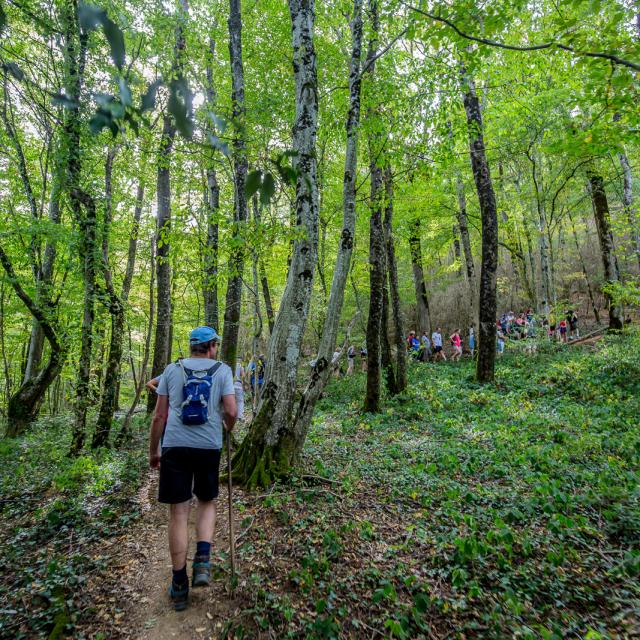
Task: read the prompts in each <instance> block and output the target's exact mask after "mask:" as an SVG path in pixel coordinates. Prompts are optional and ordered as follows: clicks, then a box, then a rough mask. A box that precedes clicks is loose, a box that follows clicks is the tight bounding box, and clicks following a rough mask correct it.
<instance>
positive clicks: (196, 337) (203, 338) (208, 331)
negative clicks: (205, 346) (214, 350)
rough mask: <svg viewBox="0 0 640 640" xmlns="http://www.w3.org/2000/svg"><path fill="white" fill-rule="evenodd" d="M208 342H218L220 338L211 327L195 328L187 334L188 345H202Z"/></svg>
mask: <svg viewBox="0 0 640 640" xmlns="http://www.w3.org/2000/svg"><path fill="white" fill-rule="evenodd" d="M210 340H220V336H219V335H218V334H217V333H216V330H215V329H212V328H211V327H196V328H195V329H194V330H193V331H192V332H191V333H190V334H189V344H202V343H203V342H209V341H210Z"/></svg>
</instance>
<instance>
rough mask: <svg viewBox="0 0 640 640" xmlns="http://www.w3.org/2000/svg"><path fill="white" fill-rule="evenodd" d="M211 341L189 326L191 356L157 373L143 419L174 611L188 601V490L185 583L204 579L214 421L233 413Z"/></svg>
mask: <svg viewBox="0 0 640 640" xmlns="http://www.w3.org/2000/svg"><path fill="white" fill-rule="evenodd" d="M219 341H220V336H219V335H218V334H217V333H216V331H215V329H212V328H211V327H197V328H196V329H194V330H193V331H192V332H191V333H190V334H189V346H190V350H191V356H190V357H189V358H184V359H183V360H178V361H177V362H175V363H172V364H170V365H169V366H168V367H167V368H166V369H165V370H164V373H163V374H162V376H160V380H159V382H158V389H157V394H158V400H157V402H156V410H155V414H154V416H153V420H152V422H151V437H150V441H149V465H150V466H151V467H152V468H153V469H157V468H160V488H159V492H158V493H159V495H158V500H159V501H160V502H163V503H165V504H168V505H169V552H170V553H171V564H172V565H173V579H172V581H171V586H170V588H169V596H170V598H171V601H172V603H173V606H174V609H175V610H176V611H182V610H184V609H186V608H187V603H188V596H189V579H188V577H187V551H188V546H189V544H188V543H189V538H188V522H189V509H190V501H191V498H192V495H193V494H195V496H196V498H197V500H198V513H197V516H196V553H195V556H194V558H193V573H192V585H193V586H194V587H199V586H206V585H208V584H209V580H210V567H209V556H210V553H211V540H212V539H213V532H214V529H215V523H216V503H215V499H216V498H217V497H218V476H219V466H220V450H221V449H222V424H223V422H224V424H225V427H226V429H227V431H231V429H233V425H234V424H235V421H236V414H237V409H236V396H235V392H234V387H233V375H232V373H231V369H230V368H229V367H228V366H227V365H226V364H224V363H222V362H218V361H217V360H216V355H217V352H218V342H219ZM165 423H166V428H165ZM163 429H164V435H162V432H163ZM161 437H162V450H160V438H161Z"/></svg>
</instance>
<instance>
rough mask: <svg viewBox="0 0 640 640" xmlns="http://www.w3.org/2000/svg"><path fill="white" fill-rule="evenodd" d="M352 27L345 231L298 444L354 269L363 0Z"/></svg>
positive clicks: (298, 420)
mask: <svg viewBox="0 0 640 640" xmlns="http://www.w3.org/2000/svg"><path fill="white" fill-rule="evenodd" d="M350 28H351V59H350V62H349V111H348V113H347V122H346V138H347V144H346V152H345V160H344V173H343V179H342V232H341V233H340V244H339V246H338V255H337V256H336V264H335V268H334V270H333V280H332V282H331V290H330V292H329V301H328V303H327V312H326V315H325V320H324V325H323V330H322V335H321V337H320V345H319V347H318V355H317V357H316V363H315V365H314V368H313V371H312V372H311V379H310V380H309V384H308V385H307V388H306V389H305V391H304V393H303V395H302V399H301V400H300V403H299V404H298V409H297V412H296V416H295V422H294V431H295V432H296V442H297V443H299V444H298V447H301V446H302V443H303V442H304V438H305V437H306V434H307V431H308V429H309V426H310V425H311V419H312V417H313V410H314V408H315V405H316V403H317V401H318V399H319V398H320V396H321V395H322V391H323V390H324V388H325V386H326V384H327V382H328V380H329V378H330V376H331V370H332V367H331V361H332V357H333V352H334V350H335V346H336V339H337V335H338V326H339V322H340V317H341V314H342V307H343V303H344V291H345V288H346V284H347V278H348V277H349V271H350V269H351V256H352V253H353V240H354V235H355V227H356V177H357V169H358V139H359V124H360V96H361V85H362V81H361V75H360V62H361V58H362V0H354V2H353V17H352V19H351V22H350Z"/></svg>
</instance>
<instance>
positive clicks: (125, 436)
mask: <svg viewBox="0 0 640 640" xmlns="http://www.w3.org/2000/svg"><path fill="white" fill-rule="evenodd" d="M154 265H155V241H154V239H153V238H152V239H151V257H150V259H149V268H150V270H151V276H150V279H149V321H148V324H147V333H146V336H145V339H144V351H143V354H142V364H141V365H140V377H139V379H138V386H137V387H136V393H135V397H134V399H133V402H132V403H131V406H130V407H129V411H127V415H126V416H125V417H124V420H123V421H122V428H121V429H120V433H119V434H118V439H117V441H116V445H117V446H118V447H120V446H122V445H123V444H124V443H125V442H128V441H129V439H130V437H131V419H132V418H133V414H134V412H135V410H136V407H137V406H138V402H140V397H141V396H142V392H143V391H144V386H145V381H146V378H147V368H148V366H149V355H150V353H151V337H152V335H153V319H154V317H155V291H154V288H155V277H156V270H155V268H154Z"/></svg>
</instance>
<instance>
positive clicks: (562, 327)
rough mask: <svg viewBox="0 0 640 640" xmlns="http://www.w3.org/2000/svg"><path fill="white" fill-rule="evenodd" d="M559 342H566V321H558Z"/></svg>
mask: <svg viewBox="0 0 640 640" xmlns="http://www.w3.org/2000/svg"><path fill="white" fill-rule="evenodd" d="M559 327H560V340H561V341H562V342H567V321H566V320H565V319H564V318H563V319H562V320H560V325H559Z"/></svg>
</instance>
